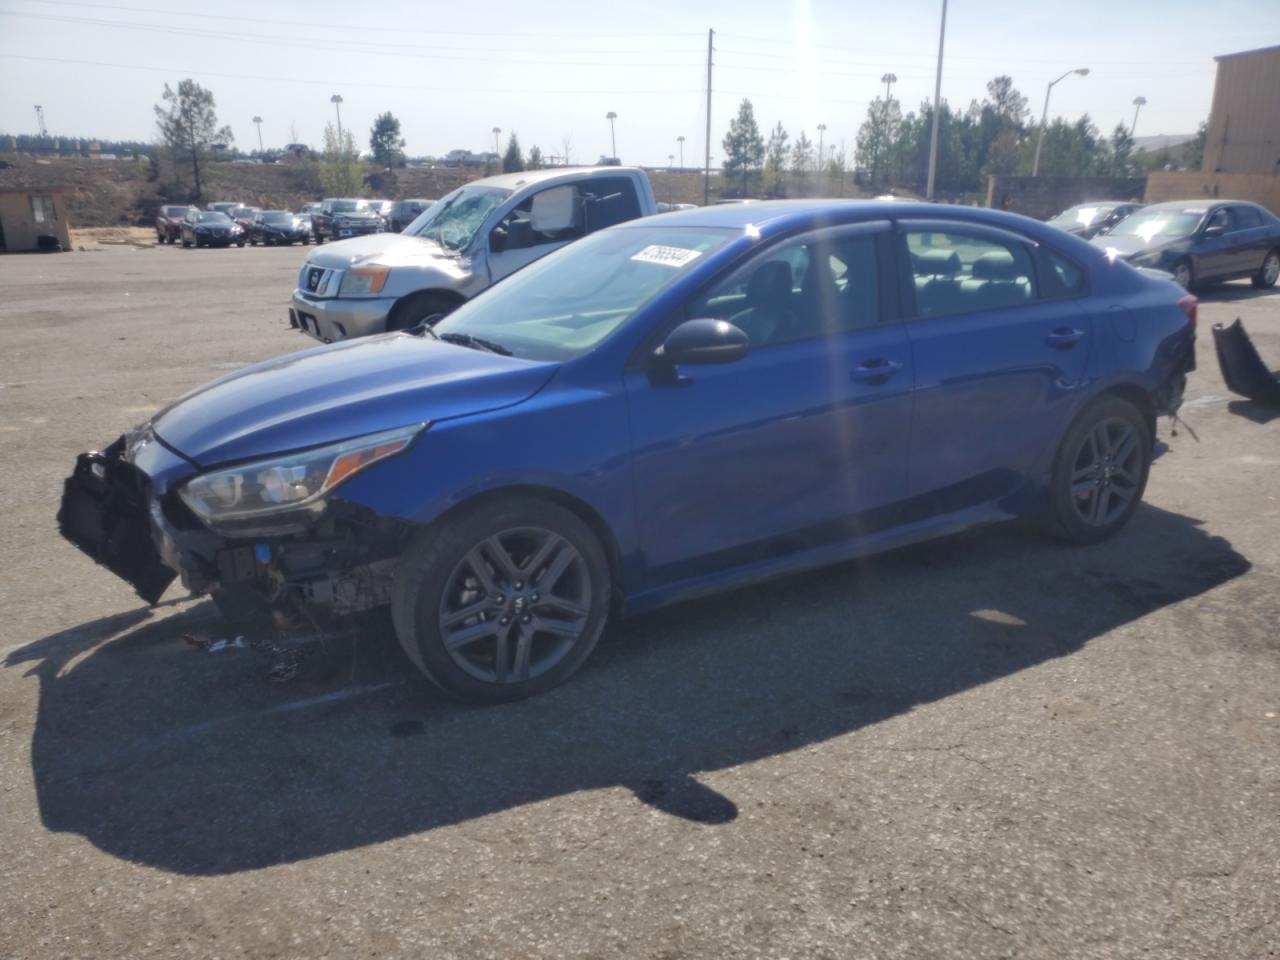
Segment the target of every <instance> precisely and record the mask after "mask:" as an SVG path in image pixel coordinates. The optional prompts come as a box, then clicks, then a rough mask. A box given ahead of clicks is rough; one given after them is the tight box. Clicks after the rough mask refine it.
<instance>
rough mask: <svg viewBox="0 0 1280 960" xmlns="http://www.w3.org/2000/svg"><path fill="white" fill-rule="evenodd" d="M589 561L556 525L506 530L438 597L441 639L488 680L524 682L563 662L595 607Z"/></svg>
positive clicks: (479, 549) (480, 548) (457, 570)
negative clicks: (556, 531)
mask: <svg viewBox="0 0 1280 960" xmlns="http://www.w3.org/2000/svg"><path fill="white" fill-rule="evenodd" d="M591 599H592V598H591V578H590V574H589V571H588V568H587V564H586V561H585V560H584V559H583V557H582V554H581V553H579V552H578V550H577V548H576V547H574V546H573V544H571V543H570V542H569V541H568V540H567V539H565V538H564V537H562V536H560V535H559V534H556V533H553V532H552V531H550V530H545V529H541V528H536V527H521V528H516V529H510V530H504V531H503V532H501V533H498V534H495V535H494V536H491V537H488V538H487V539H485V540H483V541H482V542H480V543H477V544H476V545H475V546H473V547H472V548H471V549H470V550H469V551H467V553H466V554H465V555H464V556H463V558H462V560H461V561H459V562H458V564H457V566H456V567H454V569H453V572H452V573H451V574H450V575H449V578H448V580H447V581H446V584H445V590H444V594H443V596H442V598H441V603H440V614H439V629H440V638H441V640H442V641H443V644H444V647H445V649H446V650H447V651H448V653H449V656H450V657H451V658H452V660H453V661H454V662H455V663H456V664H457V665H458V666H459V667H461V668H462V669H463V670H465V671H466V672H467V673H468V674H470V675H471V676H473V677H475V678H476V679H477V680H482V681H484V682H486V683H498V684H508V683H521V682H523V681H526V680H529V679H531V678H533V677H536V676H539V675H540V674H543V673H545V672H546V671H548V670H550V669H552V668H553V667H554V666H556V664H558V663H560V662H561V661H562V660H563V659H564V658H565V657H566V656H568V654H569V653H570V651H572V650H573V648H574V646H575V645H576V644H577V643H578V641H579V640H580V639H581V638H582V635H583V632H584V631H585V630H586V627H587V620H588V616H589V614H590V612H591Z"/></svg>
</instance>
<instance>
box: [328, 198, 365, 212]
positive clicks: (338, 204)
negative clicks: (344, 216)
mask: <svg viewBox="0 0 1280 960" xmlns="http://www.w3.org/2000/svg"><path fill="white" fill-rule="evenodd" d="M363 209H364V201H363V200H335V201H333V212H334V213H354V212H355V211H356V210H363Z"/></svg>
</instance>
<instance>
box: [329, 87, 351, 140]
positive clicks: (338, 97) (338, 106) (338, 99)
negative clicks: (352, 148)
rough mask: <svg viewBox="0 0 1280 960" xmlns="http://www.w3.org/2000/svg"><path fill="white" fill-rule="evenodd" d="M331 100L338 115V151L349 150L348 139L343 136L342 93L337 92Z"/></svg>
mask: <svg viewBox="0 0 1280 960" xmlns="http://www.w3.org/2000/svg"><path fill="white" fill-rule="evenodd" d="M329 102H330V103H332V104H333V109H334V112H335V113H336V114H337V115H338V153H340V154H344V153H346V152H347V141H346V140H345V139H344V138H343V136H342V94H340V93H335V94H334V95H333V96H332V97H330V98H329Z"/></svg>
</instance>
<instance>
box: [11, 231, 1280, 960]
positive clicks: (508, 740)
mask: <svg viewBox="0 0 1280 960" xmlns="http://www.w3.org/2000/svg"><path fill="white" fill-rule="evenodd" d="M304 256H305V251H304V250H299V249H298V248H296V247H295V248H292V249H287V250H261V249H248V248H247V249H243V250H240V249H235V248H231V249H228V250H200V251H184V250H182V249H180V248H170V247H161V248H156V249H133V248H120V249H109V250H102V251H97V252H88V253H73V254H63V255H48V256H34V255H33V256H9V257H2V258H0V291H2V294H0V338H2V342H3V348H2V349H0V411H3V416H2V417H0V439H2V440H3V448H2V449H3V454H2V456H3V460H2V462H3V463H4V464H5V465H6V469H5V471H4V475H5V479H4V482H3V483H0V543H3V544H4V564H5V569H4V572H3V574H2V575H0V611H2V616H0V665H2V666H0V796H2V797H3V817H0V917H3V923H0V956H3V957H14V958H45V957H77V958H78V957H94V958H109V957H128V958H150V957H156V958H166V960H170V958H179V957H201V958H203V957H255V958H258V957H289V958H292V957H300V958H301V957H306V958H319V957H384V958H385V957H431V958H452V957H457V958H473V957H493V958H502V960H508V958H514V957H549V958H550V957H602V958H603V957H614V956H629V957H643V958H683V957H689V958H694V957H697V958H704V957H730V956H731V957H791V958H798V957H831V958H855V957H856V958H863V957H867V958H870V957H875V958H879V957H885V958H910V960H921V958H932V957H939V958H943V957H945V958H948V960H959V958H970V957H972V958H996V957H1019V958H1025V957H1036V958H1040V957H1044V958H1064V957H1072V958H1086V957H1087V958H1094V957H1098V958H1102V957H1108V958H1110V957H1143V958H1169V960H1175V958H1176V960H1194V958H1205V960H1236V958H1241V960H1253V958H1266V957H1275V956H1280V626H1278V623H1280V536H1278V534H1280V416H1277V415H1276V414H1275V413H1273V412H1271V413H1269V412H1267V411H1265V410H1263V409H1260V408H1258V407H1256V406H1255V405H1253V404H1250V403H1248V402H1245V401H1243V400H1241V399H1239V398H1234V397H1232V396H1231V394H1230V393H1229V392H1228V391H1227V390H1226V388H1225V387H1224V385H1223V383H1222V380H1221V377H1220V375H1219V373H1218V369H1217V364H1216V361H1215V359H1214V356H1213V347H1212V337H1211V336H1210V334H1209V328H1210V326H1211V325H1212V324H1213V323H1214V322H1219V321H1228V320H1230V319H1232V318H1234V317H1236V316H1240V317H1242V318H1243V319H1244V322H1245V324H1246V325H1247V327H1248V328H1249V331H1250V333H1251V334H1253V336H1254V340H1255V342H1256V344H1257V345H1258V348H1259V350H1260V351H1261V352H1262V354H1263V355H1264V357H1268V358H1269V363H1270V365H1271V367H1272V368H1277V367H1280V293H1278V292H1267V293H1260V292H1258V291H1255V290H1252V289H1251V288H1250V287H1249V285H1248V284H1247V283H1235V284H1230V285H1228V286H1226V287H1222V288H1219V289H1217V290H1215V291H1211V292H1209V293H1207V294H1205V295H1204V297H1203V300H1202V305H1201V308H1200V337H1199V343H1198V355H1199V370H1198V371H1197V372H1196V373H1195V374H1194V375H1193V377H1192V380H1191V385H1190V389H1189V394H1188V403H1187V405H1186V408H1185V409H1184V411H1183V416H1184V418H1185V421H1186V423H1185V425H1184V426H1181V427H1179V428H1178V430H1177V434H1176V436H1175V435H1173V433H1172V431H1171V429H1170V425H1169V423H1168V422H1167V421H1162V422H1161V425H1160V445H1159V458H1158V460H1157V462H1156V464H1155V466H1154V468H1153V472H1152V478H1151V483H1150V486H1149V488H1148V492H1147V502H1146V504H1145V505H1144V506H1143V507H1142V508H1141V509H1140V511H1139V512H1138V514H1137V515H1136V517H1135V518H1134V521H1133V522H1132V524H1131V525H1130V526H1129V528H1128V529H1127V530H1126V531H1125V532H1124V533H1123V534H1122V535H1121V536H1119V537H1118V538H1116V539H1115V540H1113V541H1110V542H1108V543H1105V544H1102V545H1098V546H1093V547H1087V548H1071V547H1065V546H1062V545H1059V544H1056V543H1053V542H1050V541H1047V540H1044V539H1042V538H1040V537H1038V536H1037V535H1035V534H1033V533H1030V532H1028V531H1026V530H1024V529H1022V528H1020V527H1017V526H1011V525H1005V526H1002V527H993V528H987V529H983V530H979V531H972V532H969V533H965V534H962V535H959V536H955V537H951V538H949V539H946V540H942V541H937V542H933V543H929V544H925V545H922V546H918V547H913V548H911V549H907V550H902V551H897V552H895V553H892V554H888V555H884V556H881V557H877V558H873V559H870V560H866V561H862V562H858V563H851V564H846V565H843V566H840V567H836V568H832V569H828V570H824V571H821V572H818V573H812V574H806V575H803V576H797V577H792V578H789V579H786V580H781V581H777V582H774V583H770V584H767V585H763V586H756V587H752V588H749V589H744V590H739V591H736V592H733V593H730V594H725V595H722V596H718V597H713V598H709V599H705V600H700V601H697V602H693V603H686V604H683V605H680V606H675V607H671V608H668V609H665V610H663V611H660V612H658V613H655V614H652V615H648V616H645V617H642V618H639V619H636V620H632V621H627V622H624V623H621V624H615V625H613V626H611V627H610V628H609V629H608V630H607V632H606V635H605V638H604V640H603V641H602V643H601V646H600V648H599V649H598V651H597V653H596V655H595V657H594V658H593V660H592V661H591V662H590V663H589V664H588V665H587V667H586V668H585V669H584V670H583V671H582V672H581V673H580V674H579V675H578V676H577V677H576V678H574V679H573V680H572V681H571V682H569V683H568V684H567V685H565V686H564V687H562V688H560V689H558V690H556V691H554V692H553V693H551V694H549V695H547V696H544V697H541V698H538V699H536V700H532V701H528V702H524V703H520V704H515V705H509V706H503V707H498V708H487V709H481V708H473V707H463V706H458V705H456V704H453V703H450V702H447V701H444V700H442V699H441V698H440V697H438V696H437V695H435V694H434V693H433V692H432V691H431V690H430V689H429V688H428V687H427V686H426V684H425V683H424V682H422V681H420V680H419V679H418V677H417V676H416V675H415V673H414V672H413V670H412V668H411V667H410V666H409V664H408V662H407V661H406V660H405V659H404V658H403V656H402V655H401V654H400V652H399V649H398V647H397V645H396V643H395V641H394V638H393V637H392V635H391V632H390V625H389V623H388V622H387V621H386V620H385V619H384V618H382V617H377V616H374V617H369V618H366V619H364V620H362V621H360V622H358V623H355V624H353V625H352V626H351V629H349V630H347V631H344V632H342V633H340V634H329V635H327V636H326V637H325V638H324V641H323V644H322V645H320V646H318V647H317V648H316V650H315V652H314V654H313V655H311V656H310V657H309V658H308V659H307V660H306V661H304V663H303V668H302V672H301V675H300V676H299V677H298V679H297V680H296V681H295V682H293V683H290V684H286V685H282V686H279V685H273V684H271V683H269V682H268V680H267V671H268V669H269V666H270V662H269V658H268V657H266V656H264V655H263V653H262V652H261V651H259V650H255V649H248V648H247V647H246V646H243V645H240V644H237V643H235V635H234V634H232V633H229V632H228V630H227V628H226V627H225V626H224V625H223V624H222V623H221V622H220V621H219V620H218V619H217V618H216V616H215V614H214V612H213V610H212V607H211V605H210V604H209V603H207V602H205V601H201V600H195V601H192V600H185V599H183V598H182V597H181V596H180V593H181V591H180V590H178V589H177V588H176V587H175V588H173V589H172V590H171V592H170V594H169V596H168V597H167V598H166V600H165V602H164V603H163V604H162V605H161V606H160V607H158V608H155V609H147V608H146V607H145V606H144V605H143V604H142V603H141V602H140V601H139V600H137V598H136V597H134V596H133V594H132V592H131V591H130V589H129V588H128V587H127V586H125V585H124V584H123V583H121V582H119V581H117V580H116V579H115V578H114V577H112V576H111V575H110V574H108V573H107V572H106V571H105V570H102V569H99V568H96V567H95V566H94V565H93V563H92V562H91V561H89V560H88V559H86V558H85V557H83V556H81V555H80V554H79V553H77V552H76V551H75V550H74V549H73V548H72V547H71V546H69V545H68V544H66V543H65V542H63V541H62V540H61V539H60V538H59V537H58V536H57V533H56V529H55V525H54V515H55V513H56V510H57V503H58V498H59V496H60V490H61V483H62V480H63V478H64V477H65V476H66V475H67V473H68V472H69V470H70V468H71V466H72V463H73V460H74V457H75V455H76V454H77V453H79V452H80V451H82V450H86V449H90V448H93V447H98V446H102V445H104V444H105V443H107V442H109V441H111V440H112V439H113V438H114V437H116V436H117V435H118V434H119V433H120V432H121V430H122V429H123V428H125V427H127V426H129V425H131V424H133V423H136V422H138V421H141V420H143V419H145V418H146V417H147V416H148V415H149V414H151V413H152V412H154V411H155V410H157V409H158V408H159V407H160V406H161V405H163V404H164V403H165V402H166V401H168V400H169V399H171V398H173V397H175V396H177V395H179V394H181V393H183V392H185V391H186V390H188V389H191V388H192V387H195V386H197V385H199V384H200V383H202V382H204V381H206V380H208V379H211V378H213V377H215V376H218V375H219V374H221V373H223V372H225V371H227V370H230V369H234V368H235V367H238V366H240V365H243V364H246V363H249V362H253V361H257V360H261V359H264V358H268V357H272V356H277V355H280V354H283V353H286V352H288V351H290V350H294V349H299V348H302V347H304V346H307V345H309V341H304V340H303V339H302V338H301V337H300V335H299V334H297V333H294V332H292V331H290V330H289V329H288V325H287V323H286V321H285V308H286V304H287V300H288V295H289V292H290V290H291V289H292V286H293V281H294V279H295V277H296V275H297V271H298V268H299V267H300V265H301V263H302V260H303V257H304ZM1192 431H1194V433H1195V436H1196V437H1198V439H1195V438H1193V436H1192ZM217 640H226V641H230V642H229V643H227V644H225V645H218V644H217V643H216V642H215V641H217ZM211 643H212V646H209V644H211Z"/></svg>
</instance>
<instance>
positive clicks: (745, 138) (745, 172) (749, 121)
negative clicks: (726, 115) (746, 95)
mask: <svg viewBox="0 0 1280 960" xmlns="http://www.w3.org/2000/svg"><path fill="white" fill-rule="evenodd" d="M722 146H723V147H724V175H725V178H726V179H736V178H738V177H741V178H742V193H743V195H744V196H745V195H746V193H747V184H748V180H749V178H750V177H751V174H752V172H753V171H754V170H757V169H759V168H760V166H761V164H763V163H764V138H763V137H761V136H760V127H759V126H757V125H756V114H755V110H754V109H753V108H752V106H751V101H750V100H743V101H742V103H741V104H740V105H739V107H738V115H737V116H736V117H734V118H733V119H732V120H730V121H729V132H728V133H727V134H726V135H725V138H724V141H723V142H722Z"/></svg>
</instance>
